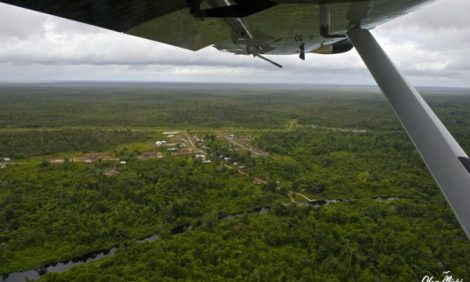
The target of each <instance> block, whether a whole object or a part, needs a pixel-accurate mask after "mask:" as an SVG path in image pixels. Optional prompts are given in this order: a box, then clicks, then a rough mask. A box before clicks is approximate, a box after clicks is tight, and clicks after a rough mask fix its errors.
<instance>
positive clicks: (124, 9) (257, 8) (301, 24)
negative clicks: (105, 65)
mask: <svg viewBox="0 0 470 282" xmlns="http://www.w3.org/2000/svg"><path fill="white" fill-rule="evenodd" d="M426 1H428V0H374V1H372V0H62V1H58V0H2V1H0V2H3V3H6V4H10V5H14V6H18V7H22V8H26V9H30V10H34V11H38V12H42V13H46V14H50V15H54V16H58V17H62V18H66V19H70V20H73V21H78V22H82V23H86V24H90V25H94V26H98V27H101V28H105V29H109V30H113V31H117V32H122V33H126V34H130V35H134V36H138V37H142V38H146V39H150V40H154V41H159V42H163V43H166V44H170V45H174V46H178V47H181V48H185V49H189V50H193V51H196V50H199V49H202V48H204V47H207V46H211V45H215V46H216V47H217V48H219V49H222V50H226V51H229V52H233V53H237V54H251V53H250V51H249V50H250V49H253V48H256V49H257V53H259V54H295V53H296V52H298V49H299V46H303V48H305V51H306V52H309V51H312V50H314V49H315V48H319V47H320V46H323V44H329V43H331V42H329V43H328V40H325V39H324V38H322V37H321V36H320V35H319V32H318V29H319V22H318V18H319V15H318V5H319V4H330V5H331V6H332V14H333V15H334V16H333V18H332V28H333V29H334V30H335V32H338V33H344V32H346V30H347V29H348V26H349V25H350V24H351V23H352V22H353V21H357V20H359V21H360V22H361V24H362V26H363V27H365V28H368V29H369V28H373V27H375V26H376V25H377V24H380V23H383V22H385V21H387V20H390V19H391V18H394V17H396V16H399V15H401V14H403V13H404V12H407V11H409V10H410V9H412V8H414V7H416V6H417V5H420V4H422V3H424V2H426ZM242 21H243V23H242ZM242 25H244V26H242ZM247 33H249V34H251V38H247ZM300 41H302V42H300Z"/></svg>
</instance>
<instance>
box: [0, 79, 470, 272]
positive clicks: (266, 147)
mask: <svg viewBox="0 0 470 282" xmlns="http://www.w3.org/2000/svg"><path fill="white" fill-rule="evenodd" d="M421 92H423V94H424V97H425V99H426V100H428V101H429V102H430V105H431V107H433V109H435V110H436V112H437V114H438V115H439V116H440V117H441V118H442V120H443V122H444V123H445V124H446V125H448V126H449V129H450V131H452V133H454V134H455V136H456V139H458V141H459V142H460V143H461V144H462V146H463V147H464V149H465V150H466V151H467V152H470V119H469V117H470V90H468V89H430V88H429V89H421ZM157 140H167V141H168V144H163V145H156V143H155V142H156V141H157ZM95 155H98V156H99V157H95ZM101 156H105V157H103V158H101ZM6 158H8V159H6ZM87 158H89V160H88V159H87ZM0 165H1V168H0V281H9V280H8V279H9V278H8V277H9V274H11V273H14V272H21V271H28V270H31V271H37V272H38V273H39V274H40V277H38V278H39V281H421V279H422V277H424V276H425V275H432V276H434V277H435V278H436V280H437V279H442V278H443V277H442V273H443V272H445V271H451V273H452V275H453V276H454V277H455V278H460V279H464V281H466V280H467V279H470V242H469V241H468V239H467V238H466V236H465V234H464V232H463V231H462V230H461V228H460V226H459V224H458V222H457V220H456V219H455V217H454V215H453V213H452V211H451V209H450V208H449V206H448V204H447V202H446V200H445V199H444V197H443V196H442V194H441V192H440V190H439V188H438V187H437V185H436V184H435V183H434V181H433V179H432V177H431V175H430V174H429V172H428V171H427V170H426V168H425V166H424V163H423V162H422V160H421V158H420V157H419V155H418V153H417V152H416V150H415V149H414V147H413V144H412V143H411V142H410V141H409V139H408V138H407V136H406V134H405V132H404V131H403V130H402V129H401V127H400V124H399V122H398V121H397V120H396V118H395V117H394V115H393V113H392V111H391V110H390V108H389V106H388V105H387V103H386V101H385V100H384V99H383V98H382V96H381V95H380V94H379V92H378V90H377V89H375V88H369V87H351V88H340V89H335V88H333V87H327V86H322V87H306V86H305V87H298V88H295V89H291V87H290V86H283V87H268V86H263V85H215V84H214V85H170V84H161V85H158V84H143V85H135V84H74V85H72V84H41V85H25V86H15V85H2V86H0ZM149 237H151V238H153V239H152V240H147V241H144V242H142V241H141V240H142V239H144V238H149ZM113 247H115V248H116V252H115V253H112V254H109V255H107V256H106V257H104V258H102V259H96V260H95V261H92V262H86V263H80V264H79V265H77V266H74V267H72V268H70V269H68V270H66V271H60V272H55V271H49V272H48V271H47V269H49V268H48V267H50V266H52V265H54V264H56V263H61V262H68V261H72V260H75V261H76V262H78V261H80V259H81V258H84V257H87V256H89V254H93V253H96V252H100V251H106V250H110V249H111V248H113ZM10 277H11V276H10Z"/></svg>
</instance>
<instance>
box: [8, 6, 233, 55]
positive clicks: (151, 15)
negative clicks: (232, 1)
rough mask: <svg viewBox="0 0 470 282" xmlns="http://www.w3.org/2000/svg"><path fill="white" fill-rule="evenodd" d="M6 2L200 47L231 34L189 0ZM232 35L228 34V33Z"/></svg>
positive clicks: (131, 32) (156, 38)
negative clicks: (192, 9)
mask: <svg viewBox="0 0 470 282" xmlns="http://www.w3.org/2000/svg"><path fill="white" fill-rule="evenodd" d="M1 2H3V3H6V4H10V5H14V6H18V7H22V8H26V9H30V10H34V11H38V12H42V13H46V14H50V15H54V16H58V17H62V18H66V19H70V20H73V21H78V22H82V23H86V24H90V25H94V26H98V27H102V28H105V29H109V30H113V31H117V32H122V33H127V34H130V35H134V36H138V37H143V38H146V39H150V40H155V41H159V42H163V43H167V44H170V45H174V46H178V47H182V48H185V49H189V50H193V51H195V50H199V49H201V48H204V47H206V46H209V45H212V44H214V43H216V42H219V41H222V40H223V39H226V38H227V37H229V35H230V33H227V32H226V31H227V29H228V28H227V27H224V26H221V25H223V22H221V21H220V20H216V19H212V18H211V19H207V20H204V21H201V20H199V19H197V18H195V17H193V16H191V15H190V14H189V13H188V10H189V6H188V3H187V1H186V0H81V1H79V0H62V1H57V0H6V1H1ZM227 34H228V35H227Z"/></svg>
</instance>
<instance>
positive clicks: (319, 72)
mask: <svg viewBox="0 0 470 282" xmlns="http://www.w3.org/2000/svg"><path fill="white" fill-rule="evenodd" d="M469 12H470V1H469V0H438V1H436V2H433V3H431V4H429V5H427V6H425V7H424V8H422V9H421V10H419V11H416V12H413V13H411V14H408V15H406V16H404V17H401V18H399V19H396V20H394V21H392V22H389V23H386V24H385V25H383V26H380V27H378V28H376V29H375V30H374V31H373V33H374V34H375V35H376V36H377V38H378V40H379V42H380V43H381V44H382V46H383V47H384V48H385V50H386V51H387V53H389V55H390V56H391V57H392V59H393V60H394V61H395V63H396V64H397V65H398V66H399V67H400V68H401V69H402V71H404V73H405V74H406V75H407V77H408V78H409V79H410V80H411V81H412V82H413V83H415V84H417V85H422V86H464V87H470V59H469V58H470V14H469ZM272 58H273V59H275V60H276V61H278V62H280V63H282V64H283V65H284V69H282V70H281V69H276V68H275V67H273V66H271V65H269V64H267V63H265V62H263V61H261V60H259V59H255V58H252V57H245V56H235V55H233V54H227V53H222V52H219V51H217V50H216V49H214V48H212V47H209V48H206V49H203V50H201V51H198V52H196V53H194V52H191V51H186V50H183V49H180V48H177V47H172V46H169V45H165V44H162V43H158V42H153V41H148V40H144V39H140V38H136V37H131V36H126V35H123V34H119V33H116V32H111V31H106V30H103V29H100V28H95V27H91V26H88V25H84V24H80V23H75V22H72V21H68V20H64V19H59V18H56V17H52V16H48V15H43V14H40V13H36V12H32V11H28V10H24V9H20V8H16V7H12V6H8V5H5V4H1V3H0V81H5V82H12V81H15V82H23V81H25V82H29V81H61V80H95V81H96V80H111V81H138V80H144V81H189V82H192V81H198V82H206V81H209V82H214V81H215V82H268V83H269V82H272V81H276V82H291V83H338V82H339V83H344V84H373V80H372V79H371V76H370V74H369V73H368V72H367V70H366V69H365V66H364V64H363V63H362V61H361V60H360V58H359V56H358V55H357V53H356V51H355V50H353V51H351V52H349V53H347V54H342V55H334V56H324V55H314V54H308V55H307V60H306V61H305V62H303V61H301V60H299V59H298V57H297V56H279V57H278V56H272Z"/></svg>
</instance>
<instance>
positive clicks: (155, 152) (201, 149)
mask: <svg viewBox="0 0 470 282" xmlns="http://www.w3.org/2000/svg"><path fill="white" fill-rule="evenodd" d="M205 134H206V133H204V132H198V133H194V132H191V130H172V131H163V132H161V134H158V138H155V139H154V140H152V141H147V142H143V143H142V142H140V143H138V144H123V145H120V146H118V148H116V149H115V150H114V151H105V152H86V153H81V154H76V153H73V154H72V153H70V154H69V153H67V154H64V155H63V156H62V155H61V156H60V157H58V156H43V157H37V158H32V159H31V160H14V159H12V158H10V157H3V158H1V159H0V169H4V168H6V167H7V166H10V165H22V164H27V163H31V162H36V163H38V164H41V163H42V164H45V163H47V164H51V165H57V164H63V163H64V162H80V163H84V164H93V163H95V162H100V161H108V162H112V163H114V166H113V168H112V169H111V170H109V171H106V172H105V173H104V174H105V175H107V176H115V175H116V174H118V170H117V167H119V166H125V165H127V164H128V163H129V162H131V161H132V160H135V159H137V160H144V161H145V160H150V159H162V158H167V157H191V156H192V157H193V158H194V159H195V160H197V161H199V162H201V163H202V164H210V163H220V164H221V165H222V166H224V167H225V168H228V169H233V170H236V171H237V172H238V173H240V174H242V175H245V176H247V177H248V173H247V168H246V166H245V165H244V164H242V163H240V162H237V161H236V160H234V159H232V158H231V157H230V152H242V151H243V152H249V154H250V156H252V157H266V156H268V153H267V152H264V151H263V150H261V149H258V148H256V147H255V146H253V145H252V144H251V143H252V142H251V141H252V139H251V138H250V135H247V134H244V135H242V134H240V136H238V135H235V134H234V133H233V132H223V131H217V132H216V133H215V137H216V139H217V140H218V141H220V142H222V143H223V144H224V145H225V146H224V147H226V150H227V152H228V153H225V154H224V153H221V152H215V150H213V149H212V148H210V146H209V144H208V142H206V140H205V139H204V137H203V136H204V135H205ZM254 182H255V183H256V184H266V183H267V181H266V180H264V179H261V178H257V177H255V178H254Z"/></svg>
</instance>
